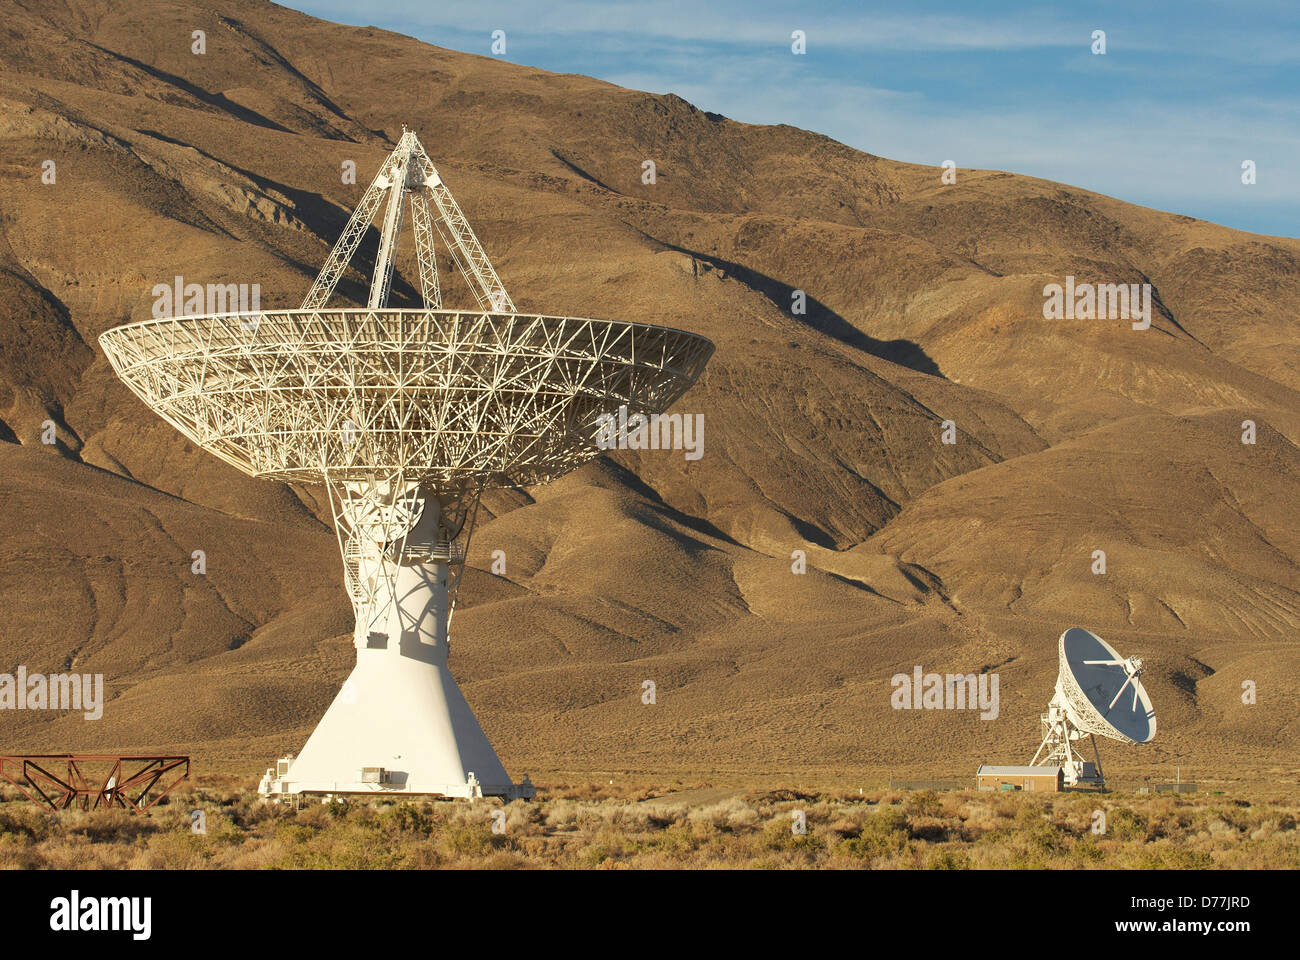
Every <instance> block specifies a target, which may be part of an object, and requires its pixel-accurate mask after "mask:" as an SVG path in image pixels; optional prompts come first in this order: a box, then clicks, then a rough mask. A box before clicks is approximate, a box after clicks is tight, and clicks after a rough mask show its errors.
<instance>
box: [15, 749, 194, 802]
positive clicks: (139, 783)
mask: <svg viewBox="0 0 1300 960" xmlns="http://www.w3.org/2000/svg"><path fill="white" fill-rule="evenodd" d="M105 764H107V766H105ZM60 768H62V771H61V772H62V776H60V775H59V774H58V773H54V772H53V771H55V770H59V769H60ZM182 768H183V769H182ZM101 774H102V777H101ZM189 775H190V758H189V757H177V756H153V755H149V756H143V755H131V756H122V755H120V754H94V753H60V754H44V755H38V754H31V755H25V756H0V777H2V778H4V779H5V780H7V781H9V782H10V783H12V784H13V785H14V786H15V787H17V788H18V789H19V790H21V791H22V793H23V796H25V797H26V798H27V799H28V800H31V801H32V802H33V803H44V804H45V805H46V806H48V807H49V808H50V809H51V810H66V809H68V808H69V807H72V806H79V807H80V808H81V809H82V810H90V809H92V808H98V807H114V806H117V807H125V808H126V809H127V810H130V811H131V812H132V813H144V812H145V811H146V810H148V809H149V808H150V807H152V806H153V805H154V804H156V803H157V802H158V801H159V800H161V799H162V798H163V797H165V796H167V794H169V793H171V791H172V790H174V789H175V788H176V786H177V785H178V784H179V783H180V782H181V781H182V780H185V779H186V778H188V777H189ZM164 778H166V786H165V787H164V788H163V789H162V790H161V791H159V792H157V793H155V794H154V795H153V796H152V797H150V796H149V792H150V791H151V790H153V789H154V788H155V787H156V786H158V784H159V782H160V781H163V780H164ZM28 788H30V789H31V790H34V791H35V792H36V796H33V795H32V794H31V793H30V792H29V790H28Z"/></svg>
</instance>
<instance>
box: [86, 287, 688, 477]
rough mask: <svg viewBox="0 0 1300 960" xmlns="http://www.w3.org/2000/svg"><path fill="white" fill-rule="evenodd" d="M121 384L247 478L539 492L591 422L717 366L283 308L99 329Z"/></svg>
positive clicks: (418, 314)
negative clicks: (391, 479) (534, 487)
mask: <svg viewBox="0 0 1300 960" xmlns="http://www.w3.org/2000/svg"><path fill="white" fill-rule="evenodd" d="M99 342H100V345H101V346H102V347H103V349H104V352H105V353H106V354H107V355H108V358H109V361H110V362H111V363H112V365H113V369H114V370H115V371H116V372H117V374H118V376H119V377H120V378H121V379H122V380H123V381H124V382H125V383H126V385H127V386H128V387H129V388H130V389H131V390H132V391H133V392H134V393H135V394H136V395H137V396H139V397H140V398H141V399H142V400H144V401H145V403H147V404H148V405H149V406H150V407H151V408H152V409H153V410H154V412H156V413H157V414H158V415H159V416H161V417H162V418H163V419H164V420H166V421H167V422H168V423H170V424H172V425H173V426H174V427H176V428H177V429H178V430H180V431H181V433H183V434H185V436H187V437H189V438H190V439H191V440H193V441H194V442H195V443H197V444H198V445H199V446H201V447H203V448H204V449H205V450H207V451H209V452H211V453H213V454H215V455H216V456H218V457H220V458H221V459H222V460H225V461H226V462H227V463H230V464H232V465H234V466H235V467H237V468H238V469H240V470H242V471H243V472H244V473H247V474H250V475H252V476H256V477H268V478H273V479H277V480H297V481H301V482H307V483H311V482H321V481H324V480H325V479H327V478H328V479H329V480H332V481H347V480H365V479H367V478H373V477H375V476H388V475H392V474H394V473H396V472H399V471H400V472H401V473H402V475H403V476H404V477H405V478H406V479H407V480H410V481H417V482H420V483H425V484H429V485H431V486H434V487H446V486H454V485H461V484H465V483H469V484H474V485H478V484H482V485H483V486H486V487H493V486H515V485H520V484H532V483H543V482H545V481H547V480H551V479H554V478H556V477H559V476H561V475H563V474H565V473H567V472H569V471H570V470H572V469H574V468H575V467H577V466H579V465H580V464H582V463H584V462H586V461H587V460H590V459H592V458H593V457H595V456H597V455H598V454H599V453H600V450H599V449H598V448H597V446H596V445H595V437H596V434H597V431H598V424H599V421H598V418H599V417H600V415H601V414H603V413H617V412H618V407H619V405H620V404H626V405H627V408H628V414H629V416H630V415H632V414H635V413H643V414H654V413H661V412H662V411H664V410H666V409H667V408H668V407H669V406H670V405H671V404H672V403H673V402H674V401H675V400H676V399H677V398H678V397H680V396H681V395H682V394H683V393H684V392H685V391H686V390H687V389H688V388H689V387H690V386H691V384H692V383H694V382H695V380H696V378H697V377H699V375H700V373H701V372H702V371H703V369H704V365H705V363H706V362H707V361H708V359H709V357H710V356H711V355H712V353H713V344H712V343H711V342H710V341H709V340H707V339H705V338H704V337H700V336H697V335H695V334H692V333H687V332H685V331H682V330H675V329H672V328H670V327H659V326H652V325H649V324H640V323H624V322H616V321H610V320H589V319H583V318H575V317H547V316H535V315H530V314H515V313H504V314H503V313H484V312H479V311H465V310H427V309H417V310H396V309H351V310H332V309H318V310H278V311H265V312H259V313H248V314H220V315H209V316H189V317H174V318H166V319H155V320H145V321H142V322H139V323H132V324H127V325H125V326H121V327H116V328H114V329H112V330H108V331H106V332H105V333H104V334H102V335H101V336H100V338H99Z"/></svg>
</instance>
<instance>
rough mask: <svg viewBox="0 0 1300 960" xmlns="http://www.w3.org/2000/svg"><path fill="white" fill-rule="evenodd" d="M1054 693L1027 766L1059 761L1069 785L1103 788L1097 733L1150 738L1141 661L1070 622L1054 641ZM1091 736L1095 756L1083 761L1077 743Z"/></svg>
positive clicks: (1128, 739)
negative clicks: (1056, 663)
mask: <svg viewBox="0 0 1300 960" xmlns="http://www.w3.org/2000/svg"><path fill="white" fill-rule="evenodd" d="M1057 656H1058V660H1059V667H1058V670H1057V675H1056V692H1055V694H1054V695H1053V696H1052V700H1051V702H1050V703H1049V704H1048V705H1047V712H1046V713H1044V714H1043V715H1042V727H1043V742H1042V743H1041V744H1039V746H1038V750H1037V752H1035V753H1034V759H1032V760H1030V761H1029V763H1030V766H1037V765H1039V757H1040V756H1041V757H1042V758H1043V764H1045V765H1049V766H1059V767H1060V768H1061V770H1062V772H1063V774H1064V780H1065V783H1066V784H1067V785H1069V786H1075V785H1078V784H1090V785H1093V786H1097V787H1103V788H1104V787H1105V785H1106V780H1105V777H1104V776H1103V775H1102V772H1101V756H1100V754H1099V753H1098V751H1097V737H1109V738H1110V739H1111V740H1119V741H1121V742H1123V743H1135V744H1136V743H1150V742H1151V740H1152V738H1153V737H1155V735H1156V712H1155V709H1154V708H1153V707H1152V706H1151V698H1150V697H1149V696H1148V695H1147V692H1146V688H1145V687H1143V686H1142V681H1141V679H1140V678H1141V676H1142V661H1141V659H1140V658H1138V657H1128V658H1124V657H1121V656H1120V655H1119V653H1117V652H1116V650H1115V648H1114V647H1112V646H1111V645H1110V644H1109V643H1107V642H1106V641H1105V640H1103V639H1102V638H1101V637H1099V636H1097V635H1096V634H1095V633H1093V632H1092V631H1091V630H1085V629H1083V627H1070V629H1068V630H1066V631H1065V632H1064V633H1062V634H1061V637H1060V639H1059V640H1058V641H1057ZM1084 737H1090V738H1091V739H1092V748H1093V757H1094V758H1095V760H1091V761H1090V760H1084V759H1083V754H1082V753H1081V752H1080V750H1079V748H1078V746H1077V743H1078V741H1080V740H1082V739H1083V738H1084Z"/></svg>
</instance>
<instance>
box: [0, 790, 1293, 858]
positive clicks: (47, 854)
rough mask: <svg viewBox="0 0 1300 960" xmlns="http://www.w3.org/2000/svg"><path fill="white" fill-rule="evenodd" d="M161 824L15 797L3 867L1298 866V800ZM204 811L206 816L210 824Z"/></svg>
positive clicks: (573, 801) (203, 806) (979, 799)
mask: <svg viewBox="0 0 1300 960" xmlns="http://www.w3.org/2000/svg"><path fill="white" fill-rule="evenodd" d="M199 781H200V782H191V783H188V784H186V785H185V786H184V787H183V788H182V789H179V790H177V791H175V792H173V793H172V794H170V795H169V796H168V798H167V802H166V804H165V805H160V806H158V807H155V808H154V812H153V813H152V814H151V815H150V816H147V817H144V816H132V815H130V814H128V813H127V812H126V811H124V810H120V809H116V810H104V809H100V810H91V811H84V812H83V811H80V810H69V811H63V812H62V813H60V814H55V813H51V812H49V811H43V810H39V809H37V808H36V807H34V806H33V805H31V804H25V803H16V802H0V868H11V869H13V868H20V869H36V868H55V869H106V870H107V869H132V870H155V869H186V870H199V869H245V870H247V869H258V870H286V869H340V870H350V869H357V870H378V869H382V870H404V869H454V870H474V869H490V870H514V869H574V870H619V869H653V870H673V869H755V870H775V869H782V870H787V869H835V870H859V869H872V870H916V869H921V870H970V869H998V870H1006V869H1016V870H1019V869H1035V870H1041V869H1051V870H1077V869H1083V870H1091V869H1114V868H1124V869H1140V870H1152V869H1155V870H1169V869H1196V870H1208V869H1238V870H1240V869H1282V868H1294V866H1295V864H1296V863H1297V861H1300V829H1297V823H1298V822H1300V821H1298V819H1297V818H1300V805H1298V804H1297V803H1296V801H1295V797H1294V794H1291V795H1290V796H1287V797H1281V796H1277V795H1273V796H1261V795H1258V794H1256V795H1253V796H1251V797H1250V799H1246V798H1245V797H1244V796H1242V795H1238V794H1234V795H1229V794H1228V793H1226V792H1224V791H1220V790H1214V791H1209V792H1206V793H1204V794H1201V793H1196V794H1180V795H1177V796H1175V795H1154V794H1137V793H1124V792H1112V793H1108V794H1104V795H1103V794H1097V793H1088V792H1079V793H1061V794H1042V795H1032V794H1027V793H990V792H975V791H944V792H939V791H934V790H920V791H898V790H889V789H872V788H859V789H860V790H861V792H860V793H859V792H858V791H842V790H836V789H833V788H830V789H819V788H817V787H814V786H804V787H802V788H800V789H792V788H783V787H782V788H776V789H764V788H761V787H754V786H752V785H750V786H748V787H747V786H743V785H739V784H736V783H730V784H718V783H707V782H701V781H690V780H683V779H678V780H675V781H659V782H650V781H646V782H644V783H636V782H631V781H621V780H620V781H616V782H613V783H605V782H603V781H601V782H596V781H591V780H585V781H584V780H569V781H563V780H556V781H551V782H547V783H542V784H539V787H541V788H542V790H543V792H544V793H545V796H546V799H545V800H541V801H538V802H533V803H528V802H525V801H521V800H516V801H514V802H512V803H510V804H508V805H502V804H501V803H500V802H499V801H478V802H476V803H469V802H464V801H462V802H456V803H452V802H431V801H428V800H399V801H394V802H372V803H357V802H352V803H348V802H345V801H342V800H334V801H332V802H328V803H322V802H318V801H316V802H305V801H304V802H303V803H302V804H301V805H295V804H293V803H284V804H275V803H267V802H263V801H259V800H257V799H255V795H254V794H253V793H252V791H251V789H250V788H251V786H252V785H251V784H249V783H241V782H239V781H238V780H237V779H236V778H229V777H212V776H209V777H203V778H199ZM197 811H201V812H202V820H200V819H199V818H198V817H197V816H196V812H197Z"/></svg>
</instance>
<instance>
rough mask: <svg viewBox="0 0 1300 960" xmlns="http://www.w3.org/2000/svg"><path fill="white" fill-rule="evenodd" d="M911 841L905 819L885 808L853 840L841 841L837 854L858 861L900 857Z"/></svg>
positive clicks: (903, 814) (872, 817) (837, 847)
mask: <svg viewBox="0 0 1300 960" xmlns="http://www.w3.org/2000/svg"><path fill="white" fill-rule="evenodd" d="M910 837H911V831H910V830H909V829H908V826H907V815H906V814H905V813H903V811H902V810H899V809H896V808H894V807H884V808H883V809H881V810H879V811H878V812H877V813H874V814H872V815H871V816H869V817H867V818H866V819H865V820H864V821H863V824H862V830H861V831H860V832H859V833H858V835H857V836H856V837H846V838H844V839H843V840H841V841H840V842H839V843H838V844H837V845H836V852H837V853H840V854H842V855H844V856H848V857H853V858H855V859H858V860H874V859H875V858H876V857H883V856H889V855H891V854H896V853H901V852H902V851H903V849H904V848H905V847H906V846H907V841H908V839H909V838H910Z"/></svg>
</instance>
